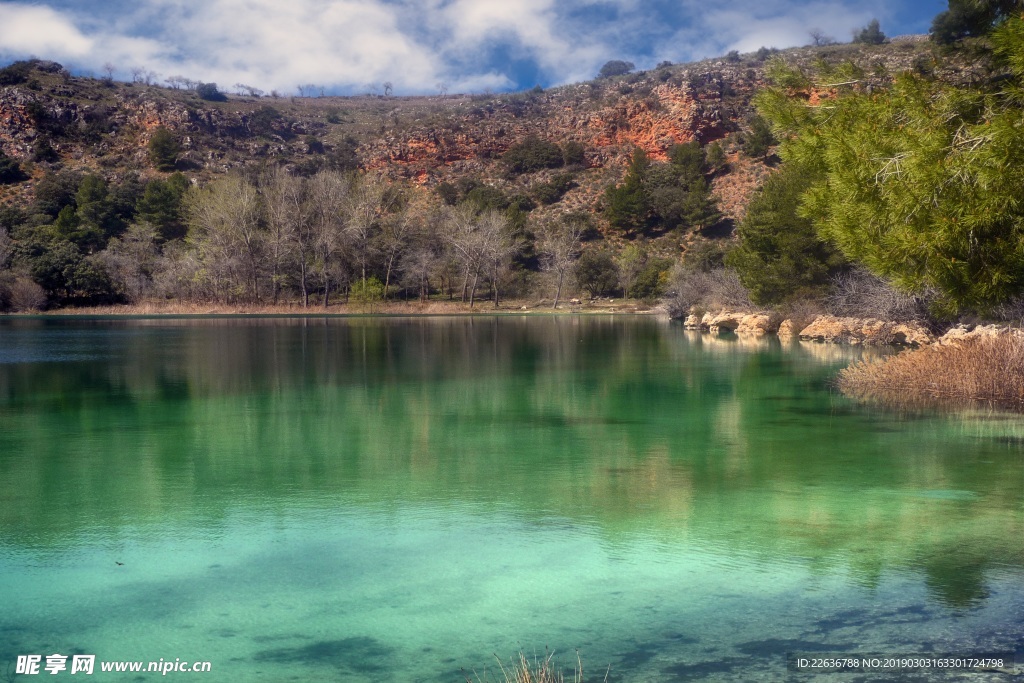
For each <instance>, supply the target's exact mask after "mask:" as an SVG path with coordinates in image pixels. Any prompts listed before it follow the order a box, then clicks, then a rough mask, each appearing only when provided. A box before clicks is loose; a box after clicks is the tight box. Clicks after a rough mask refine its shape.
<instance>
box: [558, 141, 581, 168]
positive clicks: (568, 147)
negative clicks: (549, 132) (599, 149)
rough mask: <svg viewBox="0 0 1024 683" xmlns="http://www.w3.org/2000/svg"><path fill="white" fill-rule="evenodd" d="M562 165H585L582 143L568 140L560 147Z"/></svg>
mask: <svg viewBox="0 0 1024 683" xmlns="http://www.w3.org/2000/svg"><path fill="white" fill-rule="evenodd" d="M562 163H564V164H565V165H566V166H584V165H586V163H587V156H586V149H585V148H584V147H583V143H581V142H576V141H575V140H569V141H567V142H566V143H565V144H563V145H562Z"/></svg>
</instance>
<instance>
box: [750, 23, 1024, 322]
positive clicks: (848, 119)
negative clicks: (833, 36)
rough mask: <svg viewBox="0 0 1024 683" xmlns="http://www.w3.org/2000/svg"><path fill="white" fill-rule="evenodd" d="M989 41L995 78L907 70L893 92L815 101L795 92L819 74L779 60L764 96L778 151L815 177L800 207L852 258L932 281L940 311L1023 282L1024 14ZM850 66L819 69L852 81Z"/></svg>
mask: <svg viewBox="0 0 1024 683" xmlns="http://www.w3.org/2000/svg"><path fill="white" fill-rule="evenodd" d="M991 40H992V43H993V46H994V54H995V61H994V63H993V66H994V67H995V68H996V69H997V77H996V78H994V79H992V80H990V81H987V82H983V83H980V84H977V85H972V86H958V85H952V84H948V83H943V82H940V81H935V80H927V79H924V78H922V77H920V76H916V75H913V74H903V75H901V76H899V77H897V78H896V80H895V81H894V83H893V84H892V86H891V87H890V88H888V89H887V90H885V91H883V92H881V93H879V92H874V93H867V92H863V91H861V90H860V89H856V88H854V87H852V86H845V87H843V88H841V89H840V90H839V92H838V94H837V95H836V97H834V98H833V99H831V100H830V101H828V103H827V105H823V106H818V107H808V106H806V104H805V102H804V101H803V100H800V99H797V98H793V97H792V96H791V95H790V92H791V91H792V90H791V89H792V88H793V87H807V86H809V85H811V84H812V82H813V80H814V76H813V75H811V74H808V73H805V72H802V71H799V70H795V69H792V68H788V67H785V66H783V65H782V64H778V63H777V64H775V65H774V67H773V69H772V77H773V79H774V82H775V84H776V85H775V86H774V87H772V88H769V89H768V90H766V91H764V92H762V93H761V94H759V95H758V97H757V104H758V108H759V110H760V111H761V112H762V113H763V114H764V115H765V116H766V117H767V118H768V119H769V120H771V122H772V124H773V126H774V129H775V131H776V132H777V134H778V135H779V136H780V137H782V138H784V139H783V141H782V143H781V145H780V156H781V157H782V158H783V160H784V161H785V163H786V164H787V165H797V166H799V167H802V168H804V169H806V173H807V174H809V177H810V178H811V180H810V184H809V186H808V188H807V189H806V190H804V191H803V192H802V193H801V194H800V208H799V214H800V215H801V216H803V217H806V218H808V219H810V220H811V222H812V224H813V226H814V229H815V231H816V232H817V234H818V236H819V237H820V238H821V239H823V240H825V241H828V242H829V243H831V244H833V245H835V247H836V248H837V249H838V250H839V251H840V252H841V253H842V254H843V256H844V257H845V258H847V259H849V260H851V261H853V262H855V263H858V264H861V265H863V266H864V267H866V268H867V269H868V270H869V271H871V272H872V273H874V274H876V275H878V276H880V277H882V278H884V279H886V280H888V281H890V282H892V283H893V284H894V285H895V286H896V287H897V288H899V289H902V290H904V291H907V292H912V293H924V292H926V291H927V292H934V293H935V296H934V298H933V302H934V303H933V307H934V311H935V312H936V313H937V314H939V315H945V316H951V315H957V314H960V313H962V312H967V311H977V312H981V313H986V312H989V311H991V310H992V309H993V308H994V307H996V306H998V305H1000V304H1002V303H1003V302H1005V301H1007V300H1009V299H1010V298H1011V297H1013V296H1015V295H1017V294H1019V293H1020V292H1021V291H1022V290H1024V249H1022V248H1021V244H1022V243H1024V207H1022V206H1021V204H1020V202H1019V193H1020V187H1021V186H1022V185H1024V165H1022V164H1021V163H1020V161H1019V160H1020V159H1021V158H1022V156H1021V155H1022V150H1024V129H1022V128H1021V127H1020V117H1021V110H1022V107H1024V95H1022V88H1021V86H1022V81H1024V21H1022V20H1020V19H1011V20H1008V21H1006V22H1005V23H1004V24H1002V25H1001V26H1000V27H999V28H998V29H996V31H995V32H994V33H993V35H992V38H991ZM844 69H846V68H845V67H844V68H840V69H838V70H835V71H833V72H826V73H823V74H820V77H822V78H823V79H827V82H844V81H848V80H849V78H847V77H848V76H850V73H849V72H848V71H847V70H844ZM755 249H756V247H755Z"/></svg>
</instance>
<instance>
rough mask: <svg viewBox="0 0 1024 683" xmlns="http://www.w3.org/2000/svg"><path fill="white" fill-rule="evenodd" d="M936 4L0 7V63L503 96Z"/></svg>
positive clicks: (901, 27) (765, 0)
mask: <svg viewBox="0 0 1024 683" xmlns="http://www.w3.org/2000/svg"><path fill="white" fill-rule="evenodd" d="M945 6H946V3H945V0H917V1H915V0H863V1H855V0H813V1H811V2H794V1H792V0H717V1H715V2H707V1H706V0H674V1H668V0H648V1H645V0H504V1H502V0H132V1H130V2H129V1H127V0H35V1H33V2H9V1H7V0H0V56H3V57H4V58H5V59H6V60H11V59H15V58H24V57H28V56H36V57H40V58H45V59H53V60H56V61H59V62H61V63H63V64H64V65H65V66H67V67H69V68H71V69H72V70H73V71H75V72H77V73H88V72H93V73H95V74H97V75H99V74H102V73H103V66H104V64H111V65H113V66H114V67H115V78H120V79H125V80H127V79H129V78H130V75H131V70H132V69H133V68H144V69H146V70H147V71H151V72H154V73H156V74H159V76H158V80H161V81H162V80H163V79H165V78H167V77H169V76H176V75H181V76H186V77H188V78H192V79H197V80H202V81H207V82H210V81H212V82H216V83H218V84H219V85H220V86H221V89H224V90H230V89H231V86H232V85H233V84H235V83H245V84H248V85H251V86H254V87H257V88H261V89H263V90H265V91H268V92H269V91H270V90H272V89H274V90H278V91H279V92H281V93H282V94H295V93H296V86H297V85H298V84H306V83H314V84H317V85H321V86H324V87H325V88H326V90H327V92H329V93H337V94H351V93H362V92H368V91H371V90H372V89H374V88H380V86H381V84H382V83H384V82H390V83H391V84H392V85H393V87H394V92H395V94H429V93H436V92H438V90H439V88H441V87H445V88H446V89H447V90H448V92H451V93H455V92H482V91H485V90H492V91H495V92H497V91H505V90H518V89H524V88H529V87H532V86H534V85H538V84H539V85H542V86H544V87H548V86H552V85H560V84H563V83H571V82H576V81H581V80H586V79H589V78H592V77H593V76H594V75H595V74H596V73H597V71H598V69H600V67H601V65H602V64H604V62H606V61H608V60H610V59H624V60H627V61H631V62H633V63H635V64H636V66H637V68H640V69H644V68H651V67H653V66H654V65H656V64H657V63H658V62H661V61H663V60H668V61H672V62H685V61H691V60H695V59H701V58H704V57H713V56H717V55H722V54H725V53H726V52H728V51H729V50H733V49H735V50H739V51H740V52H750V51H753V50H756V49H757V48H759V47H761V46H762V45H764V46H769V47H780V48H781V47H789V46H793V45H805V44H807V43H809V42H810V38H809V32H810V31H811V30H812V29H818V30H821V31H823V32H825V33H826V34H828V35H831V36H834V37H835V38H836V39H838V40H840V41H844V42H845V41H848V40H849V39H850V35H851V31H852V30H853V29H854V28H856V27H858V26H863V25H864V24H866V23H867V22H868V21H870V20H871V19H872V18H874V17H877V18H878V19H879V21H881V24H882V30H883V31H885V33H886V34H887V35H890V36H893V35H900V34H906V33H925V32H927V30H928V26H929V24H930V22H931V18H932V17H933V16H935V14H937V13H938V12H940V11H942V10H943V9H945Z"/></svg>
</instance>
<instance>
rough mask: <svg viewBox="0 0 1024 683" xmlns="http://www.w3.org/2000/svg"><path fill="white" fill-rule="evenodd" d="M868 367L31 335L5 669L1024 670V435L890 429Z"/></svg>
mask: <svg viewBox="0 0 1024 683" xmlns="http://www.w3.org/2000/svg"><path fill="white" fill-rule="evenodd" d="M861 353H862V352H861V351H859V350H855V349H843V348H840V347H834V346H823V345H806V344H790V345H783V344H780V343H779V342H778V341H777V340H762V341H757V342H755V341H748V340H740V339H736V338H735V337H732V338H724V339H719V338H712V337H709V336H706V335H705V336H701V335H700V334H696V333H690V332H685V331H683V330H682V329H680V328H679V327H677V326H674V325H670V324H667V323H663V322H659V321H656V320H652V319H648V318H598V317H591V318H576V317H558V318H527V317H500V318H484V317H479V318H347V319H346V318H333V319H280V318H277V319H275V318H264V319H232V318H226V319H214V320H209V319H204V320H189V319H136V320H97V319H92V320H90V319H72V320H66V319H20V320H15V319H6V320H0V476H2V479H0V597H2V605H3V609H2V610H0V674H2V673H3V671H4V669H5V667H7V666H8V663H10V664H13V663H14V661H15V659H16V657H17V655H19V654H29V653H35V654H50V653H54V652H57V653H63V654H72V653H88V654H95V655H96V656H97V659H98V660H143V661H153V660H158V659H160V658H163V659H164V660H169V661H173V660H174V659H175V658H181V659H182V660H185V661H194V660H196V661H200V660H201V661H210V662H211V668H212V671H211V673H209V674H202V675H198V674H185V673H171V674H168V676H166V677H164V676H161V675H160V674H157V673H142V674H102V673H100V672H97V673H96V674H95V675H94V676H93V677H92V678H95V679H97V680H145V681H153V680H158V679H161V678H169V679H175V678H177V679H187V678H203V679H205V680H216V681H332V680H334V681H431V682H432V681H451V682H454V683H459V682H461V681H465V680H466V675H469V676H473V675H474V674H473V672H474V671H475V672H476V676H477V677H480V678H483V677H484V676H485V675H490V676H491V678H493V677H494V674H495V673H496V670H497V665H496V664H495V661H494V658H493V656H492V653H497V654H498V655H499V656H501V657H502V658H505V659H507V658H508V657H509V656H511V655H513V654H515V653H517V652H519V651H523V652H526V653H527V654H529V655H531V656H532V655H539V656H543V655H544V653H545V648H549V649H550V650H553V651H554V652H555V658H556V659H557V660H558V661H559V662H561V663H563V664H564V665H565V666H566V667H567V668H571V665H572V664H573V663H575V661H576V655H575V652H574V650H576V649H578V650H579V653H580V657H581V659H582V661H583V664H584V669H585V672H586V674H587V676H586V680H588V681H589V680H598V681H599V680H603V678H604V676H605V672H606V670H608V669H607V667H609V666H610V671H609V674H608V680H609V681H666V680H669V681H677V680H678V681H684V680H722V681H747V680H782V679H785V678H786V676H787V672H786V669H785V657H786V654H787V653H791V652H805V653H807V652H809V653H822V652H835V653H846V654H849V653H856V652H872V653H893V654H897V653H921V652H938V653H961V654H972V653H973V654H977V653H982V652H1007V651H1009V652H1013V651H1014V650H1024V420H1022V419H1021V418H1019V417H1017V416H1012V415H1005V414H1000V413H991V412H975V413H971V414H963V413H961V414H945V415H943V414H929V413H913V414H899V413H894V412H890V411H883V410H878V409H873V408H870V407H864V406H859V405H857V404H855V403H853V402H851V401H848V400H846V399H844V398H843V397H841V396H839V395H837V394H836V393H834V392H833V391H832V390H831V389H830V386H829V382H830V379H831V378H832V377H834V375H835V373H836V372H837V371H838V369H840V368H842V367H844V366H845V365H846V364H848V363H849V362H850V361H851V360H854V359H856V358H859V357H860V354H861ZM463 670H465V672H466V674H462V673H460V672H461V671H463ZM44 675H46V676H47V678H50V676H49V674H44ZM68 675H70V674H68V673H67V672H64V673H63V674H61V675H60V677H63V676H68ZM800 676H803V678H801V677H800ZM800 676H792V678H793V679H794V680H804V679H806V680H815V681H824V680H831V679H830V678H829V677H828V676H804V675H802V674H801V675H800ZM990 676H996V678H990V679H971V680H1008V677H1006V676H998V675H996V674H991V675H990ZM0 678H2V677H0ZM53 678H55V679H56V678H58V677H53ZM936 679H937V677H936V676H928V677H927V678H910V679H907V680H936ZM17 680H19V681H20V680H32V677H30V676H26V677H23V678H22V677H18V678H17ZM72 680H74V679H72ZM835 680H842V681H852V680H892V679H891V678H885V679H876V678H871V679H863V678H862V679H856V678H851V674H838V675H837V677H835ZM951 680H952V678H951ZM956 680H960V679H956Z"/></svg>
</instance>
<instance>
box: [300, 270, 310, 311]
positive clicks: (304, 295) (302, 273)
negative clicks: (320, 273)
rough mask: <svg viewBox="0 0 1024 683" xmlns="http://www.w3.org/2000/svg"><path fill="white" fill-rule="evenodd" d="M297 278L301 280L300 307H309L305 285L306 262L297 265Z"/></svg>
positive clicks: (307, 289) (307, 290)
mask: <svg viewBox="0 0 1024 683" xmlns="http://www.w3.org/2000/svg"><path fill="white" fill-rule="evenodd" d="M299 273H300V276H299V280H300V281H301V282H302V307H303V308H309V288H308V287H307V286H306V264H305V263H303V264H302V265H301V266H300V267H299Z"/></svg>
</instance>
